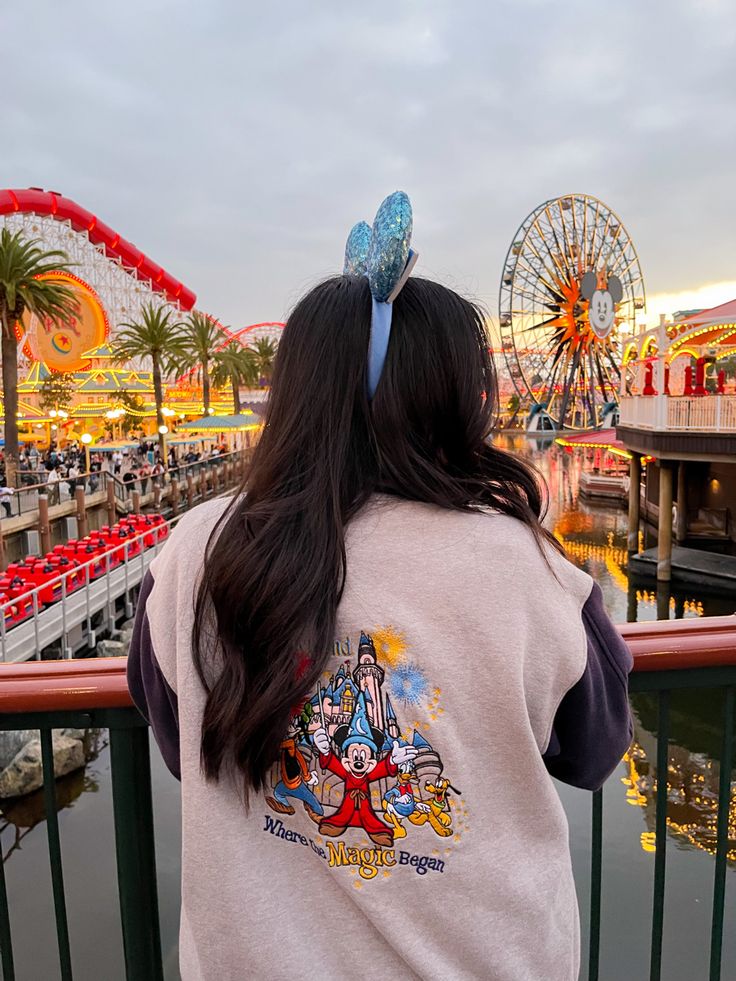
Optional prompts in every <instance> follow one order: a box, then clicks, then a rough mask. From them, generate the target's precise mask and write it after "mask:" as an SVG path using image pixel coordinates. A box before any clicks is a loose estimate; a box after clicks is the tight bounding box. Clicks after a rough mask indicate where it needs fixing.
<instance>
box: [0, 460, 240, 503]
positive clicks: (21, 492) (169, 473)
mask: <svg viewBox="0 0 736 981" xmlns="http://www.w3.org/2000/svg"><path fill="white" fill-rule="evenodd" d="M251 453H252V450H251V449H244V450H234V451H233V452H232V453H223V454H222V455H220V456H216V457H210V458H208V459H206V460H197V461H195V462H193V463H181V464H178V465H177V466H175V467H170V468H168V469H166V470H164V472H163V473H162V474H159V475H157V476H154V475H152V474H148V475H147V476H144V477H140V476H134V477H132V479H129V480H125V479H124V478H123V477H122V476H118V475H117V474H113V473H111V472H110V470H94V471H92V472H91V473H83V474H79V475H78V476H77V477H73V478H70V477H61V478H60V479H59V480H58V481H52V482H51V483H49V482H48V481H47V480H45V479H44V480H42V481H40V482H37V481H36V478H37V477H38V476H39V475H40V474H45V471H40V472H39V473H36V472H35V471H34V472H33V473H32V474H30V473H25V474H20V473H18V474H17V477H18V479H19V480H21V479H22V478H23V477H32V478H33V480H34V482H33V483H30V484H23V483H22V482H21V486H19V487H17V488H15V489H13V492H12V494H10V495H6V496H5V498H4V501H3V506H2V509H1V510H0V520H2V519H3V518H6V519H7V518H17V517H21V516H22V515H28V514H35V513H37V512H38V498H39V495H41V494H44V495H46V496H47V497H48V499H49V505H50V506H51V507H54V506H55V505H58V504H66V503H69V502H71V501H73V500H74V490H75V488H77V487H83V488H84V492H85V495H89V494H95V493H101V492H102V493H107V488H108V484H110V483H112V485H113V487H114V493H115V499H116V500H117V501H118V502H119V503H120V504H121V505H122V506H123V507H127V508H130V507H131V502H132V493H133V491H138V492H139V493H140V494H141V495H146V494H148V493H151V492H152V491H153V490H154V488H155V487H158V488H159V489H160V491H161V497H162V499H167V498H168V497H170V496H171V481H172V480H173V479H176V480H178V481H179V482H180V483H181V484H182V485H184V484H186V482H187V479H188V477H192V479H193V480H194V483H195V493H194V498H195V500H201V499H202V493H201V487H200V482H201V478H202V471H204V472H205V475H206V479H207V481H208V485H211V484H212V483H213V480H214V478H215V477H217V478H218V479H219V480H220V482H222V481H223V479H224V478H225V476H226V475H227V473H228V471H231V472H232V474H233V480H232V482H231V483H232V485H233V486H234V485H235V484H236V483H238V482H239V480H240V475H239V465H240V464H241V463H244V462H247V461H248V459H249V457H250V455H251ZM6 504H7V506H6Z"/></svg>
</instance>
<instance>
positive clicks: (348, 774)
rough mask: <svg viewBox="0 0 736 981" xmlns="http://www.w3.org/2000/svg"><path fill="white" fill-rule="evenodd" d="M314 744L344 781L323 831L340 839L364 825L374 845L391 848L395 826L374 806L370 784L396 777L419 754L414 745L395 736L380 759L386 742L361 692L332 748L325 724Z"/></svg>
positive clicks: (324, 766) (323, 764) (322, 824)
mask: <svg viewBox="0 0 736 981" xmlns="http://www.w3.org/2000/svg"><path fill="white" fill-rule="evenodd" d="M313 738H314V745H315V747H316V749H317V751H318V753H319V762H320V765H321V767H322V769H323V770H329V771H330V772H331V773H334V774H335V775H336V776H338V777H340V779H342V780H344V782H345V788H344V794H343V799H342V803H341V804H340V806H339V807H338V809H337V810H336V811H335V812H334V814H329V815H328V816H326V817H323V818H322V820H321V821H320V823H319V830H320V833H321V834H323V835H326V836H328V837H332V838H339V837H340V835H343V834H344V833H345V831H346V829H347V828H362V829H363V830H364V831H365V832H366V834H367V835H368V837H369V838H370V839H371V841H372V842H373V844H374V845H379V846H380V847H382V848H390V847H391V845H393V842H394V828H393V827H392V828H389V827H388V826H387V825H385V824H384V823H383V821H381V820H380V819H379V818H378V817H377V815H376V813H375V811H374V810H373V808H372V806H371V792H370V784H371V783H373V782H374V781H375V780H382V779H385V778H386V777H395V776H396V774H397V773H398V772H399V767H403V766H405V765H406V764H408V763H409V762H411V760H413V759H414V757H415V756H416V755H417V749H416V748H415V747H414V746H401V745H399V741H398V740H397V739H395V740H394V741H393V746H392V748H391V752H390V753H389V754H388V756H385V757H384V758H383V759H381V760H379V759H378V747H379V745H382V744H383V741H384V740H383V734H382V733H381V732H380V731H379V730H377V729H374V728H373V727H372V726H371V724H370V722H369V720H368V713H367V711H366V703H365V696H364V695H363V693H362V692H361V694H360V695H359V696H358V698H357V700H356V704H355V710H354V712H353V715H352V718H351V720H350V724H349V725H342V726H338V728H337V729H336V730H335V734H334V745H335V748H336V749H337V753H339V756H338V755H337V753H336V752H335V751H334V750H333V748H332V742H331V740H330V737H329V735H328V733H327V731H326V729H324V728H323V727H320V728H319V729H317V730H316V732H315V733H314V737H313Z"/></svg>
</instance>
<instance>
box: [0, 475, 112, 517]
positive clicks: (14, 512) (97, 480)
mask: <svg viewBox="0 0 736 981" xmlns="http://www.w3.org/2000/svg"><path fill="white" fill-rule="evenodd" d="M17 476H18V477H19V478H20V477H21V476H27V475H26V474H23V475H21V474H17ZM33 476H34V479H35V477H36V476H37V475H36V474H34V475H33ZM108 476H109V474H107V473H104V472H99V471H93V472H92V473H80V474H79V475H78V476H77V477H60V478H59V480H58V481H51V483H49V482H48V481H46V480H44V481H41V482H39V483H30V484H21V486H20V487H17V488H15V489H14V490H13V493H12V494H10V495H8V496H5V498H4V499H3V509H2V511H0V519H2V518H19V517H21V516H22V515H24V514H33V513H35V512H37V511H38V497H39V494H45V495H46V496H47V497H48V499H49V504H50V505H51V506H52V507H53V506H54V505H56V504H65V503H67V502H68V501H73V500H74V489H75V488H76V487H83V488H84V492H85V494H94V493H95V492H96V491H104V490H105V487H106V483H105V481H106V478H107V477H108ZM6 504H7V507H6V506H5V505H6Z"/></svg>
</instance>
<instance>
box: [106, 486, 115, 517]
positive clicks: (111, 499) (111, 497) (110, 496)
mask: <svg viewBox="0 0 736 981" xmlns="http://www.w3.org/2000/svg"><path fill="white" fill-rule="evenodd" d="M106 507H107V524H108V526H109V527H110V528H112V526H113V525H114V524H115V478H114V477H110V476H108V478H107V504H106Z"/></svg>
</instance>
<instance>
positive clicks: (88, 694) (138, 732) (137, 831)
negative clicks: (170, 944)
mask: <svg viewBox="0 0 736 981" xmlns="http://www.w3.org/2000/svg"><path fill="white" fill-rule="evenodd" d="M0 678H1V679H2V680H1V683H0V730H5V731H7V730H13V729H22V728H26V727H28V728H32V729H38V730H39V731H40V735H41V754H42V761H43V776H44V782H43V793H44V803H45V810H46V831H47V836H48V846H49V860H50V865H51V887H52V895H53V905H54V914H55V920H56V938H57V945H58V951H59V967H60V976H61V979H62V981H72V977H73V975H72V955H71V943H70V930H69V919H68V916H67V904H66V891H65V881H64V880H65V870H64V863H63V859H62V849H61V838H60V834H59V821H58V815H57V798H56V781H55V780H54V757H53V744H52V731H53V730H54V729H61V728H65V727H70V728H72V727H73V728H77V729H98V728H106V729H108V730H109V732H110V764H111V772H112V803H113V820H114V828H115V852H116V862H117V879H118V896H119V903H120V918H121V923H122V932H123V950H124V956H125V971H126V978H127V979H128V981H162V979H163V968H162V956H161V936H160V929H159V917H158V894H157V887H156V857H155V849H154V840H153V802H152V799H151V761H150V754H149V743H148V729H147V726H146V723H145V721H144V720H143V719H142V718H141V716H140V715H139V714H138V712H137V711H136V709H134V708H133V707H132V703H131V700H130V695H129V694H128V689H127V685H126V681H125V659H122V658H106V659H102V658H99V659H95V660H84V661H49V662H44V663H42V664H22V665H14V666H12V667H11V666H10V665H7V666H4V667H3V669H2V673H1V674H0ZM8 902H9V897H8V894H7V888H6V883H5V870H4V864H3V862H2V861H1V860H0V963H1V964H2V971H3V981H15V977H16V974H15V966H14V958H13V942H12V931H11V923H10V913H9V906H8Z"/></svg>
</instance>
